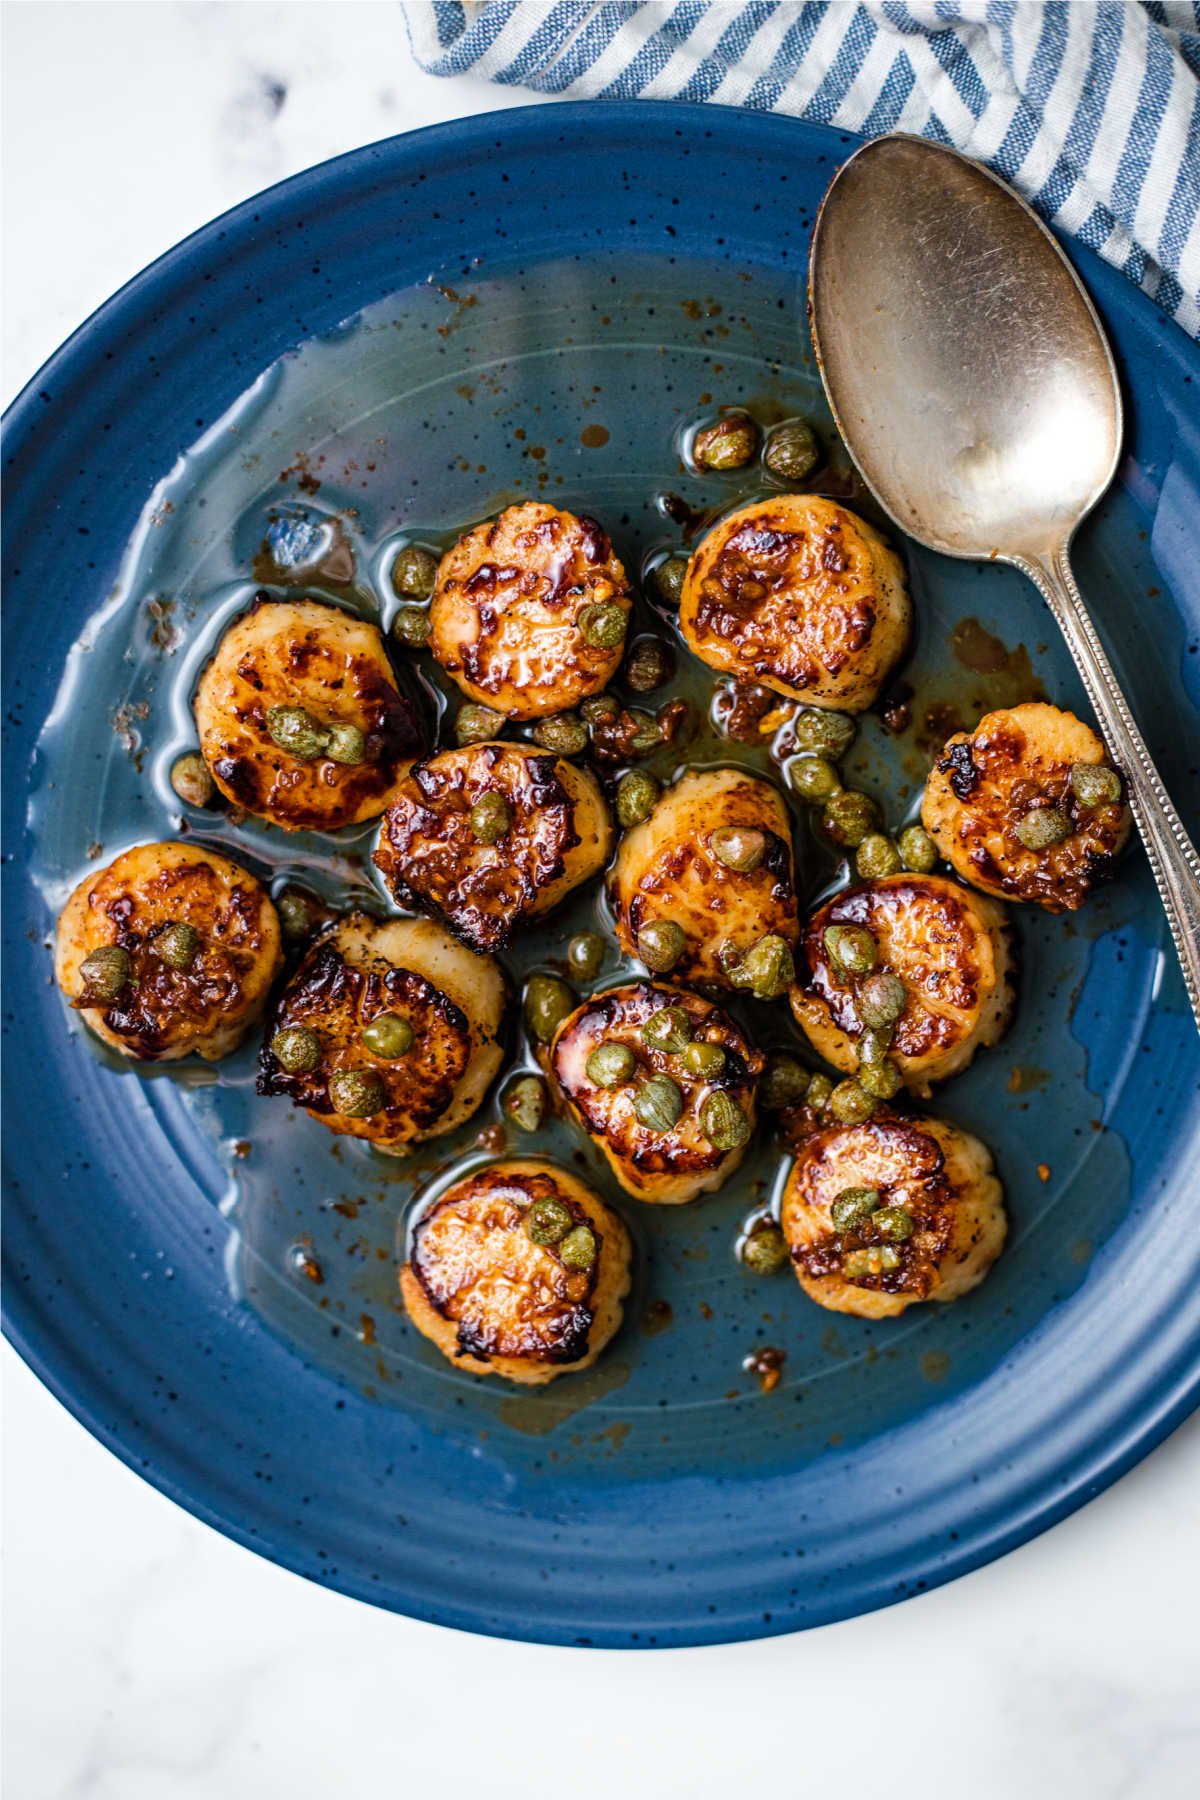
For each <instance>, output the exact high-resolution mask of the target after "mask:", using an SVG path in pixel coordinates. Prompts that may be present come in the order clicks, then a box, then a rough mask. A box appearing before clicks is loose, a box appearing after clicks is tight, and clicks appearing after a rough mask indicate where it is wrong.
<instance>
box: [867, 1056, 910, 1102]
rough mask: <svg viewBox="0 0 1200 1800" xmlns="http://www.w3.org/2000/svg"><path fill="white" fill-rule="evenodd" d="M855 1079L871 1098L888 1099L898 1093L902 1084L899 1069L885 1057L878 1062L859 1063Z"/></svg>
mask: <svg viewBox="0 0 1200 1800" xmlns="http://www.w3.org/2000/svg"><path fill="white" fill-rule="evenodd" d="M856 1080H857V1082H858V1085H859V1087H860V1088H862V1090H863V1092H864V1093H865V1094H869V1095H870V1096H871V1099H872V1100H890V1099H891V1098H892V1096H893V1095H894V1094H898V1093H899V1092H900V1089H901V1087H902V1085H903V1082H902V1080H901V1075H900V1071H899V1069H898V1068H897V1067H896V1065H895V1063H894V1062H889V1061H888V1060H887V1058H886V1057H884V1058H883V1060H882V1061H880V1062H871V1063H863V1064H861V1065H860V1067H859V1070H858V1074H857V1076H856Z"/></svg>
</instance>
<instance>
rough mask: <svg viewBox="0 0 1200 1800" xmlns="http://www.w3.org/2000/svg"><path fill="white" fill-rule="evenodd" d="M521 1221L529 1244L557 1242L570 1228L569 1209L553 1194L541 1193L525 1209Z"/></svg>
mask: <svg viewBox="0 0 1200 1800" xmlns="http://www.w3.org/2000/svg"><path fill="white" fill-rule="evenodd" d="M521 1223H522V1224H523V1225H524V1227H525V1236H526V1237H527V1238H528V1239H529V1241H530V1243H531V1244H541V1245H543V1246H545V1245H547V1244H558V1243H561V1242H562V1240H563V1238H565V1237H566V1235H567V1233H568V1232H569V1231H570V1229H571V1224H572V1220H571V1209H570V1207H569V1206H567V1205H566V1203H565V1202H564V1201H562V1200H556V1199H555V1197H554V1195H553V1194H543V1195H542V1197H541V1199H540V1200H535V1201H534V1202H533V1205H532V1206H530V1207H529V1208H528V1209H527V1211H526V1213H525V1217H524V1219H523V1220H522V1221H521Z"/></svg>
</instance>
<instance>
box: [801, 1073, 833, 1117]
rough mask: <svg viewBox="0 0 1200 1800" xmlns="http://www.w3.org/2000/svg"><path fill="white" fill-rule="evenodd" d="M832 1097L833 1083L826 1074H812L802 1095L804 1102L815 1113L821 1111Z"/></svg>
mask: <svg viewBox="0 0 1200 1800" xmlns="http://www.w3.org/2000/svg"><path fill="white" fill-rule="evenodd" d="M832 1098H833V1083H832V1081H830V1079H829V1077H828V1075H821V1074H817V1075H814V1076H813V1078H812V1080H811V1081H810V1082H809V1084H808V1092H807V1094H805V1096H804V1100H805V1104H806V1105H807V1106H811V1107H812V1109H813V1111H814V1112H815V1113H823V1112H824V1111H825V1109H826V1107H827V1106H828V1105H829V1102H830V1100H831V1099H832Z"/></svg>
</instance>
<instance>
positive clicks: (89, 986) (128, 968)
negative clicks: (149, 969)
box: [79, 944, 133, 1000]
mask: <svg viewBox="0 0 1200 1800" xmlns="http://www.w3.org/2000/svg"><path fill="white" fill-rule="evenodd" d="M79 973H80V974H81V975H82V976H83V979H84V983H85V986H86V994H85V996H84V997H85V998H86V999H88V1000H115V999H116V997H117V995H118V994H119V993H120V992H121V989H122V988H123V987H125V986H126V985H127V983H128V981H129V977H130V976H131V975H132V974H133V962H132V960H131V958H130V955H129V952H128V950H126V949H124V948H123V946H122V945H120V944H101V945H100V947H99V949H98V950H93V951H92V953H91V955H90V956H85V957H84V959H83V961H82V962H81V963H80V965H79Z"/></svg>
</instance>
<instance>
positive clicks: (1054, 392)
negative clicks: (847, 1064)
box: [809, 134, 1200, 1025]
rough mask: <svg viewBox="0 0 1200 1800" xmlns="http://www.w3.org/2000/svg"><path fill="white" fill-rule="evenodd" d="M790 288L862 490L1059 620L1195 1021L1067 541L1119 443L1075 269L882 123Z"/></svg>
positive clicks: (1173, 919)
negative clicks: (1122, 792) (1017, 581)
mask: <svg viewBox="0 0 1200 1800" xmlns="http://www.w3.org/2000/svg"><path fill="white" fill-rule="evenodd" d="M809 300H810V309H811V313H812V328H813V342H814V344H815V345H816V350H817V360H818V362H819V364H820V368H821V379H822V380H823V381H824V383H825V392H826V394H827V395H828V397H829V404H830V406H831V407H832V408H833V416H834V419H835V420H836V422H837V427H838V430H839V431H840V432H841V434H842V437H843V438H844V439H845V441H846V445H847V448H848V449H849V451H850V454H851V456H852V457H853V458H854V461H855V462H856V463H857V465H858V468H859V470H860V472H861V474H862V476H863V479H864V481H865V482H866V483H867V486H868V487H869V488H870V490H871V492H872V493H873V494H874V496H875V498H876V499H877V500H878V501H879V503H880V505H881V506H882V507H884V509H885V510H886V511H887V512H888V513H890V514H891V516H892V518H893V519H894V520H895V521H896V523H897V524H898V525H899V526H900V528H901V530H903V531H906V532H907V533H908V534H909V536H910V537H914V538H916V539H917V541H918V542H919V543H922V544H925V545H927V546H928V548H929V549H931V550H938V551H941V553H942V554H943V555H945V556H960V557H970V558H972V559H974V560H977V561H999V562H1008V563H1012V564H1013V565H1014V566H1015V567H1016V568H1018V569H1020V570H1021V571H1022V572H1023V573H1024V574H1026V575H1028V577H1029V579H1030V580H1031V581H1032V582H1034V583H1035V584H1036V586H1037V587H1038V588H1039V589H1040V591H1041V593H1042V595H1043V596H1044V598H1045V600H1046V603H1047V605H1048V606H1049V608H1050V610H1051V612H1052V613H1053V614H1054V617H1055V618H1056V620H1057V621H1058V624H1059V626H1060V628H1061V630H1062V633H1063V636H1064V637H1065V638H1066V640H1067V646H1068V648H1069V650H1070V652H1071V655H1072V656H1073V657H1074V659H1075V665H1076V667H1077V668H1078V670H1079V673H1080V675H1081V676H1082V677H1083V685H1084V687H1085V688H1086V689H1087V695H1088V699H1089V700H1090V701H1091V703H1092V706H1093V708H1094V709H1095V713H1096V717H1097V719H1098V721H1099V723H1100V728H1101V731H1102V733H1103V735H1104V737H1105V739H1106V740H1107V743H1108V747H1109V750H1110V752H1111V753H1112V755H1113V756H1114V757H1115V759H1116V761H1117V762H1118V763H1119V764H1120V766H1121V769H1122V772H1123V773H1124V776H1125V780H1126V784H1127V788H1128V793H1129V801H1130V805H1131V807H1132V809H1133V816H1134V819H1135V820H1136V822H1137V827H1138V830H1139V831H1140V832H1141V834H1142V842H1143V843H1144V844H1145V846H1146V854H1147V856H1148V857H1149V859H1150V867H1151V869H1152V870H1153V871H1154V879H1155V881H1156V882H1157V883H1158V891H1159V893H1160V894H1161V895H1162V901H1163V905H1164V907H1165V908H1166V913H1167V920H1168V923H1169V924H1170V927H1171V934H1172V936H1173V937H1174V939H1175V948H1176V949H1177V950H1178V952H1179V960H1180V963H1181V964H1182V966H1183V979H1184V982H1185V983H1186V985H1187V991H1188V998H1189V1000H1190V1001H1191V1005H1192V1012H1193V1014H1194V1015H1195V1018H1196V1022H1197V1024H1198V1025H1200V858H1198V857H1197V855H1196V851H1195V848H1194V847H1193V845H1192V844H1191V842H1190V841H1189V839H1188V836H1187V833H1186V832H1185V831H1184V829H1183V826H1182V824H1181V823H1180V819H1179V815H1178V814H1177V813H1176V811H1175V808H1174V807H1173V806H1172V804H1171V801H1170V799H1169V798H1168V796H1167V792H1166V789H1165V788H1164V787H1163V784H1162V782H1161V780H1160V779H1159V775H1158V771H1157V769H1156V768H1155V767H1154V764H1153V762H1152V761H1151V758H1150V754H1149V751H1148V750H1147V749H1146V746H1145V744H1144V742H1143V741H1142V735H1141V733H1140V732H1139V730H1138V728H1137V726H1136V725H1135V724H1134V721H1133V715H1132V713H1131V712H1130V710H1129V706H1128V704H1127V702H1126V700H1125V696H1124V695H1123V694H1122V692H1121V689H1120V687H1119V686H1118V684H1117V680H1116V677H1115V676H1114V674H1113V672H1112V669H1111V668H1110V667H1109V663H1108V658H1107V657H1106V656H1105V654H1104V650H1103V647H1102V646H1101V643H1100V639H1099V638H1098V637H1097V635H1096V630H1095V627H1094V626H1093V624H1092V622H1091V619H1090V618H1089V617H1088V614H1087V610H1086V608H1085V606H1084V604H1083V600H1082V597H1081V596H1080V592H1079V589H1078V587H1077V586H1076V585H1075V577H1074V575H1073V574H1072V572H1071V564H1070V561H1069V559H1068V554H1067V552H1068V549H1069V547H1070V543H1071V539H1072V537H1073V536H1074V533H1075V530H1076V528H1077V526H1078V525H1079V523H1080V521H1081V519H1083V518H1084V516H1085V514H1087V513H1088V512H1090V511H1091V509H1092V507H1093V506H1095V504H1096V502H1097V500H1099V498H1100V496H1101V494H1103V492H1104V490H1105V489H1106V488H1107V486H1108V484H1109V482H1110V481H1111V480H1112V478H1113V475H1114V474H1115V473H1116V468H1117V460H1118V457H1119V455H1120V449H1121V395H1120V390H1119V388H1118V386H1117V373H1116V368H1115V366H1114V364H1113V359H1112V353H1111V352H1110V350H1109V347H1108V343H1107V341H1106V339H1105V337H1104V332H1103V329H1102V327H1101V325H1100V321H1099V319H1098V318H1097V317H1096V313H1095V310H1094V308H1093V306H1092V303H1091V301H1090V300H1089V299H1088V296H1087V294H1086V292H1085V291H1084V288H1083V286H1082V284H1081V283H1080V281H1079V279H1078V277H1077V276H1076V274H1075V271H1074V270H1073V269H1072V267H1071V265H1070V263H1069V262H1068V261H1067V259H1066V257H1065V256H1064V255H1063V253H1062V251H1061V250H1060V249H1059V247H1058V245H1057V244H1056V243H1055V241H1054V239H1053V237H1052V236H1051V235H1050V233H1049V231H1047V229H1046V227H1045V226H1044V225H1043V224H1042V223H1041V221H1040V220H1039V219H1038V218H1037V217H1036V216H1035V215H1034V214H1033V213H1032V212H1031V211H1030V210H1029V208H1028V207H1027V206H1026V205H1025V203H1024V201H1023V200H1021V199H1019V198H1018V196H1017V195H1016V194H1014V193H1013V191H1012V189H1011V188H1009V187H1007V186H1006V185H1005V184H1004V182H1002V181H1000V180H999V179H998V178H997V177H996V176H995V175H993V174H991V173H990V171H989V170H987V169H985V168H983V167H982V166H981V165H980V164H979V163H975V162H972V161H971V160H970V159H969V158H968V157H965V156H960V155H959V153H958V152H957V151H956V150H949V149H947V148H946V147H945V146H943V145H941V144H933V143H929V142H928V141H927V140H925V139H924V138H915V137H907V136H903V135H900V134H896V135H894V136H891V137H882V138H876V139H874V140H873V141H872V142H871V143H869V144H865V145H864V146H863V148H862V149H861V150H859V151H857V152H856V153H855V154H854V155H853V156H852V157H851V158H850V160H849V162H847V163H846V164H844V166H843V167H842V168H841V169H840V170H839V171H838V173H837V175H836V176H835V177H834V179H833V181H832V183H831V184H830V187H829V190H828V192H827V193H826V195H825V198H824V200H823V202H822V204H821V211H820V214H819V216H818V218H817V223H816V228H815V229H814V231H813V240H812V251H811V255H810V260H809Z"/></svg>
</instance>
